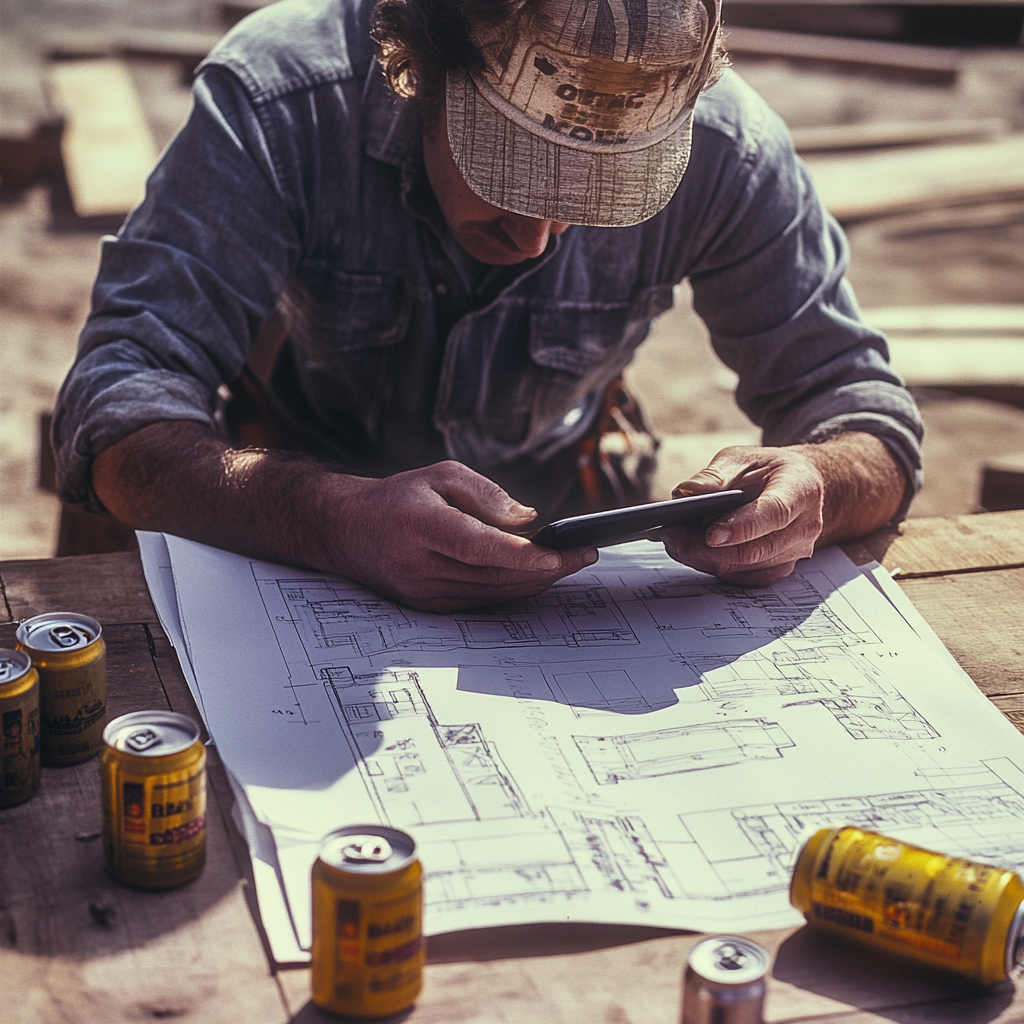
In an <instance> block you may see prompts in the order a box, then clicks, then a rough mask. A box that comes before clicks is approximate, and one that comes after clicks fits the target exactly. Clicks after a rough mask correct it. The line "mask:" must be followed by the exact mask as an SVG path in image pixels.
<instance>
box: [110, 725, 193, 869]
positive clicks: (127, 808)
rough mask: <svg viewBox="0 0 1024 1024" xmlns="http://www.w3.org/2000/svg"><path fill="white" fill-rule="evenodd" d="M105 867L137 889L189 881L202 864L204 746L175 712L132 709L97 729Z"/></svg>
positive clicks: (191, 726) (190, 726)
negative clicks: (100, 750)
mask: <svg viewBox="0 0 1024 1024" xmlns="http://www.w3.org/2000/svg"><path fill="white" fill-rule="evenodd" d="M100 771H101V773H102V783H103V866H104V867H105V868H106V869H107V871H109V872H110V874H111V875H113V876H114V877H115V878H116V879H117V880H118V881H120V882H124V883H125V884H126V885H132V886H135V887H136V888H139V889H168V888H170V887H171V886H174V885H182V884H183V883H185V882H190V881H191V880H192V879H193V878H195V877H196V876H197V875H198V874H199V872H200V871H202V870H203V865H204V864H205V863H206V750H205V749H204V747H203V744H202V743H201V742H200V738H199V726H198V725H196V723H195V722H193V721H192V719H191V718H187V717H186V716H185V715H179V714H177V713H176V712H174V711H135V712H133V713H132V714H129V715H122V716H121V717H120V718H115V719H114V721H112V722H111V723H110V724H109V725H108V726H107V727H106V729H104V730H103V756H102V758H101V759H100Z"/></svg>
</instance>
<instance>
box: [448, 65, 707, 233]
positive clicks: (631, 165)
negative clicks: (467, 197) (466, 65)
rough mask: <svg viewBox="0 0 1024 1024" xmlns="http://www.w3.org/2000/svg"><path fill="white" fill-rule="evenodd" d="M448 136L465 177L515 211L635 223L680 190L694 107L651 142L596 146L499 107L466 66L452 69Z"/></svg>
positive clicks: (601, 223) (605, 223) (571, 220)
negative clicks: (583, 145)
mask: <svg viewBox="0 0 1024 1024" xmlns="http://www.w3.org/2000/svg"><path fill="white" fill-rule="evenodd" d="M446 106H447V112H448V141H449V143H450V144H451V148H452V155H453V156H454V157H455V164H456V166H457V167H458V168H459V171H460V172H461V174H462V176H463V177H464V178H465V179H466V184H468V185H469V187H470V188H471V189H472V190H473V191H474V192H475V193H476V194H477V195H478V196H480V198H481V199H484V200H485V201H486V202H488V203H490V204H491V205H492V206H497V207H498V208H499V209H502V210H509V211H510V212H512V213H521V214H523V215H524V216H527V217H538V218H540V219H541V220H554V221H561V222H562V223H566V224H585V225H590V226H593V227H629V226H630V225H631V224H639V223H640V222H641V221H645V220H647V219H648V218H650V217H653V216H654V215H655V214H656V213H657V212H658V211H659V210H661V209H662V208H663V207H664V206H665V205H666V204H667V203H668V201H669V200H670V199H671V198H672V196H673V195H674V194H675V191H676V189H677V188H678V187H679V182H680V181H681V180H682V177H683V172H684V171H685V170H686V164H687V162H688V161H689V159H690V139H691V134H692V131H693V113H692V111H691V112H690V115H689V116H688V117H686V118H685V120H684V121H683V123H682V124H681V125H680V127H679V128H678V129H677V130H676V131H674V132H673V133H672V134H671V135H669V136H667V137H666V138H664V139H662V140H661V141H660V142H656V143H654V144H653V145H651V146H648V147H647V148H646V149H634V150H631V151H629V152H619V153H595V152H592V151H585V150H581V149H574V148H572V147H571V146H570V145H564V146H563V145H559V144H558V143H555V142H551V141H549V140H548V139H546V138H541V137H540V136H539V135H535V134H533V133H532V132H530V131H527V130H526V129H525V128H522V127H520V126H519V125H518V124H516V123H515V122H513V121H511V120H509V119H508V118H507V117H505V116H504V115H503V114H501V113H500V112H499V111H497V110H496V109H495V108H494V107H493V106H491V104H490V103H488V102H487V100H486V99H484V98H483V96H481V95H480V93H479V91H478V90H477V88H476V86H475V85H474V83H473V80H472V79H471V78H470V77H469V76H468V75H466V74H464V73H463V72H449V74H448V88H447V104H446Z"/></svg>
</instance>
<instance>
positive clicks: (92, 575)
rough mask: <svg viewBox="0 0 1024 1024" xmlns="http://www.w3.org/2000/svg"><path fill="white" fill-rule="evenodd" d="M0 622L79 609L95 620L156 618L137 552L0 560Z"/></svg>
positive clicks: (153, 620)
mask: <svg viewBox="0 0 1024 1024" xmlns="http://www.w3.org/2000/svg"><path fill="white" fill-rule="evenodd" d="M0 586H2V587H3V592H4V594H5V595H6V602H5V603H4V604H0V621H7V622H10V621H11V620H12V619H13V620H14V621H16V622H17V621H20V620H22V619H27V618H29V617H30V616H32V615H41V614H42V613H43V612H53V611H66V612H82V613H83V614H85V615H91V616H92V617H93V618H94V619H98V620H99V621H100V622H101V623H116V622H151V623H154V624H155V623H156V622H157V621H158V619H157V615H156V609H155V608H154V607H153V602H152V601H151V600H150V599H149V588H148V587H147V586H146V578H145V576H144V575H143V573H142V560H141V559H140V557H139V554H138V552H137V551H120V552H117V553H116V554H107V555H81V556H78V557H75V558H40V559H15V560H12V561H6V562H0Z"/></svg>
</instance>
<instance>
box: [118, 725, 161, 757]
mask: <svg viewBox="0 0 1024 1024" xmlns="http://www.w3.org/2000/svg"><path fill="white" fill-rule="evenodd" d="M159 742H160V735H159V733H157V732H154V731H153V730H152V729H136V730H135V732H133V733H129V735H128V737H127V739H126V740H125V741H124V745H125V746H126V747H127V748H128V749H129V750H130V751H132V753H134V754H141V753H142V752H143V751H145V750H149V749H150V747H155V746H156V745H157V744H158V743H159Z"/></svg>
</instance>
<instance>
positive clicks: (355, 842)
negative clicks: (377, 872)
mask: <svg viewBox="0 0 1024 1024" xmlns="http://www.w3.org/2000/svg"><path fill="white" fill-rule="evenodd" d="M341 855H342V856H343V857H344V858H345V860H350V861H357V862H364V863H365V862H367V861H369V862H371V863H375V864H379V863H381V862H382V861H385V860H387V859H388V857H390V856H391V844H390V843H389V842H388V841H387V840H386V839H384V838H383V837H382V836H350V837H349V840H348V842H347V843H346V844H345V845H344V846H343V847H342V849H341Z"/></svg>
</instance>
